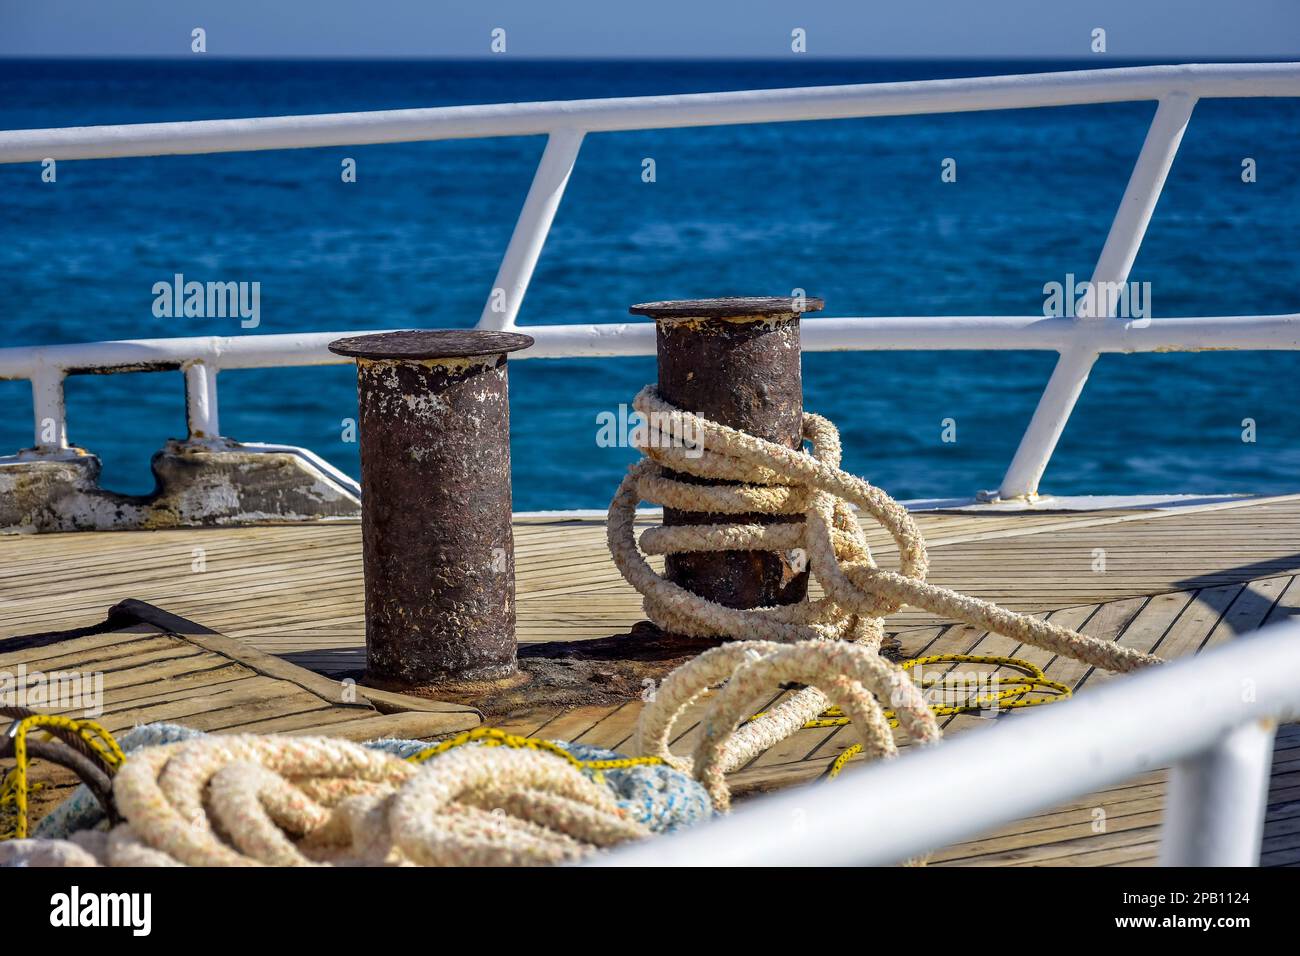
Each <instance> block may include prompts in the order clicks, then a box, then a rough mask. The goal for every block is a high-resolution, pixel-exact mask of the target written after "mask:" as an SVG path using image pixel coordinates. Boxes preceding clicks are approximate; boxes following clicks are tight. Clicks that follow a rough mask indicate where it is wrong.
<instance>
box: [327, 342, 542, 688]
mask: <svg viewBox="0 0 1300 956" xmlns="http://www.w3.org/2000/svg"><path fill="white" fill-rule="evenodd" d="M532 344H533V340H532V338H531V337H529V336H527V335H519V334H515V333H512V332H490V331H479V330H454V331H452V330H449V331H414V332H388V333H382V334H378V335H361V336H355V337H353V338H345V339H339V340H337V341H335V342H331V343H330V346H329V348H330V351H331V352H334V353H336V354H338V355H347V356H351V357H353V358H355V359H356V360H357V394H358V401H359V406H360V412H361V414H360V425H359V431H360V440H361V490H362V498H361V526H362V544H363V549H364V558H365V591H366V664H367V669H366V674H367V679H369V680H372V681H375V682H376V683H380V684H388V685H393V686H399V687H402V688H404V689H417V688H420V687H432V686H438V685H446V684H448V683H453V682H483V681H499V680H501V679H503V678H509V677H511V676H512V675H514V674H515V671H516V667H517V665H516V644H515V559H514V535H513V532H512V529H511V500H510V405H509V392H508V387H507V379H506V355H507V353H509V352H514V351H516V350H518V349H523V348H527V347H528V346H530V345H532Z"/></svg>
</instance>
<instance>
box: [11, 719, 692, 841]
mask: <svg viewBox="0 0 1300 956" xmlns="http://www.w3.org/2000/svg"><path fill="white" fill-rule="evenodd" d="M27 720H28V721H30V720H31V718H27ZM59 720H61V721H63V723H61V724H60V725H59V726H58V728H57V729H58V730H60V731H61V732H62V731H71V732H73V733H75V734H76V735H78V736H79V737H80V738H81V739H82V740H83V741H85V740H89V739H92V738H101V737H102V738H104V739H107V740H108V741H110V742H111V741H112V738H111V736H109V735H108V734H107V733H106V732H105V731H103V729H102V728H101V727H99V726H98V725H97V724H94V722H92V721H69V720H67V719H65V718H59ZM36 726H37V725H36V724H35V723H33V724H32V725H31V728H32V729H34V728H35V727H36ZM48 726H50V727H51V729H55V728H54V727H53V725H48ZM127 736H128V737H130V736H135V737H136V739H137V740H157V739H171V740H172V741H173V742H171V743H165V744H155V745H150V746H142V747H139V748H137V749H134V750H131V751H130V757H129V759H126V760H124V761H122V762H119V763H118V765H117V768H116V773H115V776H114V777H113V779H112V800H111V802H110V803H109V804H107V805H106V807H105V809H110V810H112V813H111V815H110V818H109V819H110V822H113V821H116V820H119V819H122V820H125V821H126V822H123V823H119V824H118V825H116V826H111V827H110V828H108V829H104V828H99V827H93V826H91V825H90V824H92V823H93V821H94V819H95V818H96V816H97V814H95V813H93V812H91V811H93V808H89V807H86V806H85V805H84V800H82V801H81V802H80V803H79V800H81V798H82V796H83V795H82V794H78V795H74V797H73V798H72V799H71V800H69V801H68V802H67V803H66V804H65V806H67V807H68V808H69V809H68V812H67V813H64V814H60V813H59V812H58V811H56V813H55V814H52V815H51V817H50V818H47V820H46V821H43V823H42V828H41V829H42V831H44V832H47V833H48V832H50V831H59V830H61V829H62V828H63V827H69V829H72V832H70V833H64V834H61V835H60V836H56V837H53V838H50V837H47V838H43V839H35V840H27V839H15V840H10V841H5V842H0V865H5V864H11V865H12V864H17V865H28V866H33V865H56V866H185V865H188V866H249V865H274V866H311V865H340V866H382V865H424V866H474V865H488V866H526V865H540V864H555V863H565V862H569V861H572V860H576V859H580V858H581V857H583V856H586V855H588V854H589V853H592V852H595V851H596V850H599V849H604V848H608V847H612V846H616V845H618V844H620V843H623V842H625V841H628V840H636V839H641V838H643V837H646V836H649V835H650V834H651V833H653V832H663V831H668V830H672V829H674V828H675V827H676V826H679V825H689V824H690V823H691V822H694V821H695V820H698V819H701V818H703V817H705V816H707V815H708V814H709V812H710V808H709V804H708V800H707V797H705V795H704V794H703V792H702V791H700V788H699V786H698V785H696V784H694V783H693V782H691V781H690V780H689V779H687V778H683V777H681V775H680V774H678V773H677V772H676V771H673V770H672V769H670V768H668V767H664V766H662V765H661V762H660V761H658V760H655V759H653V758H651V759H645V758H642V759H636V758H622V757H619V756H618V755H615V754H610V753H608V752H605V751H596V750H591V749H590V748H584V747H581V746H580V745H576V744H570V745H567V746H566V745H561V744H559V743H556V742H553V741H546V740H539V739H535V738H530V737H518V736H515V735H512V734H508V733H505V732H504V731H500V730H496V729H492V728H480V729H476V730H473V731H467V732H465V733H463V734H459V735H457V736H456V737H453V738H450V739H448V740H445V741H442V742H440V743H437V744H432V745H430V744H424V743H422V742H420V741H405V740H381V741H375V742H372V743H371V744H368V745H360V744H353V743H350V742H348V741H344V740H336V739H331V738H326V737H290V736H279V735H253V734H249V735H241V736H227V737H222V736H207V735H203V734H199V733H198V732H196V731H189V730H186V729H185V728H181V727H175V726H173V725H149V726H147V727H142V728H137V729H136V730H134V731H132V732H130V734H128V735H127ZM113 748H114V749H115V748H116V743H115V742H114V743H113ZM116 752H117V753H118V754H120V753H121V751H116ZM399 754H400V756H399ZM18 769H19V771H22V772H25V769H26V767H25V760H23V761H19V768H18ZM607 774H608V775H609V776H613V775H615V774H622V775H624V778H623V779H622V780H621V781H618V782H611V781H610V780H608V779H607V776H606V775H607ZM636 774H642V775H648V776H642V777H640V778H636V777H635V776H633V775H636ZM683 784H684V785H683ZM694 791H698V792H699V796H698V797H696V795H695V792H694ZM96 796H98V794H96ZM60 809H62V808H60ZM47 823H53V826H47V825H46V824H47Z"/></svg>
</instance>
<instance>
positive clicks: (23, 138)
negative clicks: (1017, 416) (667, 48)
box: [0, 63, 1300, 163]
mask: <svg viewBox="0 0 1300 956" xmlns="http://www.w3.org/2000/svg"><path fill="white" fill-rule="evenodd" d="M1296 67H1297V65H1296V64H1292V63H1247V64H1187V65H1182V66H1147V67H1123V68H1119V69H1109V70H1082V71H1076V72H1062V73H1035V74H1020V75H1015V76H991V77H970V78H962V79H952V80H919V81H910V82H900V83H873V84H863V85H855V86H825V87H807V88H800V89H779V90H747V91H740V92H726V93H687V94H681V95H674V96H639V97H613V98H609V99H593V100H571V101H564V102H539V103H507V104H499V105H486V106H447V107H434V108H429V109H409V110H378V111H374V112H364V113H326V114H319V115H309V116H273V117H256V118H249V119H227V120H201V121H195V122H172V123H141V124H133V125H125V126H81V127H71V128H64V129H30V130H10V131H7V132H4V133H0V163H27V162H40V161H41V160H43V159H46V158H53V159H110V158H120V157H126V156H157V155H174V154H182V153H228V152H240V151H247V150H261V149H306V148H313V147H322V146H354V145H367V144H376V143H400V142H416V141H421V140H439V139H466V138H473V137H491V136H525V135H541V134H544V133H551V132H554V131H556V130H559V129H577V130H584V131H587V132H612V131H617V130H637V129H662V128H672V127H687V126H718V125H730V124H737V123H778V122H796V121H807V120H827V119H850V118H854V117H866V116H900V115H910V114H920V113H955V112H969V111H976V110H997V109H1026V108H1033V107H1044V106H1080V105H1086V104H1093V103H1115V102H1124V101H1131V100H1154V99H1159V98H1161V97H1162V96H1165V95H1167V94H1168V93H1170V92H1173V91H1177V92H1180V93H1184V94H1187V95H1189V96H1191V97H1193V98H1208V97H1235V96H1300V72H1297V69H1296Z"/></svg>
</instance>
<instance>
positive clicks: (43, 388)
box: [32, 367, 68, 455]
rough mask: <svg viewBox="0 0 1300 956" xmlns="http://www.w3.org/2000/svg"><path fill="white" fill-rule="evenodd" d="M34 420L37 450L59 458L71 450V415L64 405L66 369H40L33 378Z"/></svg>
mask: <svg viewBox="0 0 1300 956" xmlns="http://www.w3.org/2000/svg"><path fill="white" fill-rule="evenodd" d="M32 418H33V419H34V424H35V426H36V428H35V434H36V439H35V442H34V444H35V447H36V451H37V452H38V453H40V454H42V455H56V454H58V453H59V452H62V451H66V450H67V448H68V415H67V408H66V407H65V405H64V402H63V370H62V369H57V368H45V367H43V368H40V369H38V370H37V371H36V372H35V373H34V374H33V375H32Z"/></svg>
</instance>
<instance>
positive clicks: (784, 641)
mask: <svg viewBox="0 0 1300 956" xmlns="http://www.w3.org/2000/svg"><path fill="white" fill-rule="evenodd" d="M633 406H634V408H635V409H636V410H637V411H638V412H640V413H641V415H642V416H643V418H644V420H645V425H644V427H643V429H641V431H640V434H639V435H638V438H639V439H640V440H639V441H638V447H639V448H640V449H641V451H642V452H643V453H644V454H645V455H646V456H647V457H646V458H644V459H642V460H641V461H640V462H637V463H636V464H634V465H633V466H632V467H631V468H630V469H629V470H628V474H627V476H626V477H625V478H624V479H623V482H622V484H621V485H620V486H619V489H618V493H617V494H616V495H615V497H614V500H613V502H612V503H611V504H610V508H609V522H608V526H607V536H608V542H609V549H610V553H611V554H612V555H613V558H614V562H615V564H616V565H617V566H618V568H619V571H620V572H621V573H622V574H623V576H624V577H625V578H626V579H627V580H628V582H629V583H631V584H632V586H633V587H635V588H636V589H637V590H638V591H640V592H641V594H642V595H643V596H644V608H645V613H646V616H647V617H649V618H650V620H652V621H653V622H654V623H655V624H657V625H658V626H659V627H660V628H662V629H663V630H665V631H670V632H674V633H678V634H686V635H690V636H695V637H726V638H734V639H736V640H737V641H738V643H732V644H726V645H723V646H722V647H719V648H716V649H715V650H711V651H708V652H706V653H704V654H702V655H700V656H699V657H697V658H696V659H694V660H692V661H689V662H688V663H687V664H685V665H683V667H681V668H679V669H678V670H677V671H675V672H674V673H673V674H671V675H670V676H669V677H668V678H667V679H666V680H665V682H664V686H663V687H662V688H661V689H660V690H659V691H658V692H657V693H656V695H655V698H654V700H653V701H652V702H651V703H650V704H649V705H648V706H647V707H646V708H645V710H644V711H643V712H642V715H641V722H640V725H639V729H638V739H639V742H640V746H641V748H642V749H641V751H640V752H643V753H647V754H652V755H655V756H658V757H661V758H662V759H664V760H665V761H669V762H671V763H673V765H675V766H678V767H682V768H684V769H690V770H692V772H694V774H695V775H696V776H697V778H699V779H700V780H701V781H702V782H703V783H704V784H705V786H706V788H707V789H708V790H709V793H710V795H711V796H712V798H713V800H714V802H715V804H716V805H717V806H718V807H719V808H725V807H726V806H727V805H728V801H729V797H728V792H727V787H726V783H725V780H724V776H725V774H726V773H728V772H730V771H731V770H734V769H736V768H738V767H740V766H741V765H743V764H744V763H745V762H747V761H748V760H749V759H750V758H752V757H754V756H756V755H757V754H758V753H760V752H762V751H763V750H766V749H767V748H769V747H771V746H772V745H774V744H775V743H777V742H779V741H780V740H782V739H784V738H786V737H788V736H790V735H791V734H793V733H794V732H795V731H797V730H799V729H800V728H802V727H804V726H806V725H807V724H808V723H809V722H810V721H813V720H815V719H817V718H818V716H819V715H821V714H823V712H824V711H826V709H827V707H828V706H829V705H831V704H834V705H836V706H838V707H839V708H842V711H843V713H844V714H847V715H848V718H849V719H850V721H851V723H852V725H853V727H854V729H855V731H856V732H857V734H858V736H859V738H860V740H861V747H862V748H863V750H865V752H866V753H867V754H868V756H873V757H877V756H892V755H893V754H894V753H895V752H896V747H895V744H894V740H893V735H892V733H891V731H890V726H889V720H888V719H887V717H886V714H885V709H884V707H883V706H882V702H884V703H885V704H886V705H887V706H888V707H889V708H891V709H892V710H893V711H894V712H895V714H896V715H897V718H898V720H899V722H900V723H901V724H902V726H903V728H904V729H905V730H906V731H907V732H908V733H909V735H910V736H911V737H912V739H913V740H915V741H917V742H918V743H931V742H934V741H936V740H938V739H939V736H940V734H939V727H938V724H937V722H936V720H935V716H934V714H933V713H932V710H931V708H930V707H929V705H928V704H927V703H926V701H925V699H924V696H923V693H922V688H921V687H919V686H918V685H917V684H916V683H915V682H914V681H912V680H911V679H909V678H908V677H907V676H906V675H905V674H904V673H903V671H902V670H901V669H900V668H899V667H898V666H897V665H894V664H891V663H890V662H888V661H887V660H886V659H885V658H883V657H882V656H881V655H880V649H881V644H882V642H883V639H884V617H885V616H886V615H888V614H892V613H894V612H895V611H897V610H899V609H900V608H901V607H903V606H904V605H905V604H906V605H911V606H913V607H917V608H921V609H924V610H927V611H931V612H933V613H935V614H938V615H941V616H943V617H945V618H949V619H954V620H958V621H962V622H964V623H966V624H970V625H972V626H974V627H977V628H980V629H982V630H986V631H990V632H993V633H996V634H1003V635H1006V636H1007V637H1010V638H1013V639H1015V640H1017V641H1020V642H1022V643H1025V644H1032V645H1034V646H1035V647H1040V648H1043V649H1045V650H1049V651H1052V652H1053V653H1056V654H1059V655H1062V656H1065V657H1070V658H1074V659H1075V660H1079V661H1082V662H1084V663H1087V664H1091V665H1093V666H1095V667H1100V668H1103V669H1105V670H1110V671H1118V672H1126V671H1132V670H1135V669H1137V668H1141V667H1145V666H1148V665H1152V664H1157V663H1160V659H1159V658H1157V657H1153V656H1151V655H1149V654H1143V653H1141V652H1139V651H1135V650H1132V649H1131V648H1127V647H1124V646H1122V645H1119V644H1116V643H1113V642H1109V641H1101V640H1097V639H1096V638H1092V637H1087V636H1085V635H1083V634H1080V633H1078V632H1077V631H1072V630H1069V629H1067V628H1063V627H1060V626H1058V625H1056V624H1052V623H1051V622H1049V621H1044V620H1040V619H1038V618H1034V617H1030V616H1028V615H1025V614H1017V613H1015V612H1013V611H1008V610H1007V609H1005V608H1002V607H999V606H998V605H996V604H992V603H990V602H988V601H983V600H980V599H979V598H975V597H971V596H970V595H966V594H961V593H960V592H957V591H953V590H950V589H948V588H943V587H939V586H937V585H934V584H930V583H928V582H927V581H926V580H925V574H926V570H927V557H926V550H925V542H924V539H923V538H922V536H921V533H920V531H919V529H918V528H917V526H916V523H915V522H914V521H913V520H912V517H911V515H909V514H908V512H907V510H906V509H905V508H904V507H903V506H902V505H900V504H899V503H898V502H897V501H895V500H894V499H892V498H891V497H889V495H887V494H885V492H883V491H881V490H880V489H879V488H876V487H874V486H873V485H870V484H868V483H867V482H866V481H864V480H862V479H861V478H858V477H856V476H854V475H851V474H849V473H847V472H845V471H843V470H841V469H840V467H839V466H840V453H841V446H840V437H839V432H838V431H837V430H836V429H835V426H834V425H832V424H831V423H830V422H829V421H828V420H827V419H825V418H822V417H821V416H819V415H812V414H805V415H804V417H803V438H804V439H805V441H806V442H807V443H808V444H809V445H810V446H811V452H810V453H809V452H805V451H803V450H802V449H792V448H786V447H784V446H782V445H778V444H775V443H773V442H770V441H765V440H763V439H761V438H757V437H755V436H753V435H749V434H746V433H745V432H741V431H737V430H736V429H733V428H728V427H726V426H724V425H720V424H718V423H717V422H713V421H710V420H709V419H707V418H704V417H702V416H699V415H695V414H692V413H690V412H685V411H682V410H681V409H679V408H676V407H675V406H673V405H671V404H669V403H668V402H666V401H664V400H663V399H662V398H660V397H659V395H658V393H657V392H656V390H655V389H654V388H653V387H652V386H647V387H646V388H644V389H642V390H641V392H640V393H639V394H638V395H637V396H636V399H635V400H634V401H633ZM670 472H676V473H679V474H685V475H690V476H694V477H696V478H705V479H714V480H719V481H728V482H734V483H735V484H729V485H699V484H689V483H687V482H684V481H679V480H676V479H675V478H673V477H672V475H671V474H670ZM642 501H647V502H652V503H655V504H660V505H663V506H665V507H670V508H674V509H678V510H682V511H693V512H700V513H705V514H710V515H719V516H724V517H725V516H727V515H744V514H753V513H758V514H763V515H771V516H778V517H780V516H784V517H787V518H789V519H790V520H787V521H784V522H776V523H772V524H755V523H743V522H738V521H720V522H717V523H713V524H699V525H687V526H678V527H664V526H659V527H654V528H650V529H647V530H646V531H645V532H644V533H643V534H642V535H641V539H640V545H639V547H638V543H637V539H636V534H635V528H634V524H635V520H636V508H637V505H638V504H639V503H640V502H642ZM854 507H856V508H858V509H861V510H862V511H863V512H864V513H865V514H868V515H870V516H871V517H872V518H873V519H875V520H876V521H877V522H878V523H879V524H880V525H881V526H882V527H883V528H884V529H885V530H886V531H888V532H889V534H890V536H891V537H892V538H893V539H894V541H895V542H896V543H897V545H898V551H899V564H900V567H899V570H898V571H897V572H894V571H888V570H885V569H883V568H880V567H877V565H876V562H875V561H874V560H873V558H872V556H871V550H870V548H869V547H868V544H867V539H866V536H865V534H864V533H863V531H862V528H861V526H860V525H859V523H858V520H857V516H856V514H855V512H854ZM800 518H802V520H799V519H800ZM794 549H801V550H802V551H803V552H804V553H805V554H806V556H807V561H808V568H809V570H810V573H811V574H812V576H813V577H814V578H816V580H817V581H818V583H820V584H821V586H822V589H823V591H824V592H825V596H824V597H822V598H818V599H810V598H805V599H804V600H802V601H800V602H798V603H796V604H790V605H783V606H777V607H768V608H758V609H751V610H740V609H736V608H730V607H726V606H724V605H722V604H719V603H716V602H714V601H710V600H708V599H706V598H703V597H700V596H699V595H697V594H695V593H693V592H691V591H689V590H687V589H685V588H683V587H680V586H679V585H676V584H674V583H673V582H671V581H669V580H667V579H665V578H664V577H662V576H660V575H659V574H658V573H656V572H655V570H654V569H653V568H652V567H651V566H650V563H649V562H648V561H647V560H646V555H668V554H680V553H684V552H695V551H727V550H743V551H748V550H754V551H792V550H794ZM1039 673H1040V674H1041V672H1039ZM723 681H726V684H725V686H724V687H723V689H722V690H721V691H720V692H719V693H718V694H717V695H716V697H715V698H714V699H713V700H712V702H711V704H710V706H709V708H708V710H707V712H706V714H705V716H704V717H703V719H702V722H701V727H702V735H701V738H700V742H699V744H698V746H697V747H696V750H695V753H694V755H693V757H692V759H691V760H682V759H680V758H677V757H674V756H673V755H672V754H671V753H669V751H668V740H669V731H670V730H671V727H672V725H673V723H674V721H675V720H676V718H677V717H678V715H680V713H681V712H682V711H683V710H685V708H686V707H687V706H689V705H690V704H691V703H692V702H693V701H695V700H697V699H699V698H700V697H701V696H702V695H703V694H704V693H705V692H706V691H707V690H708V689H709V688H710V687H712V686H715V685H717V684H719V683H722V682H723ZM789 682H798V683H802V684H807V685H809V686H807V687H805V688H804V689H802V690H800V691H799V692H798V693H796V694H794V695H792V696H791V697H789V698H787V699H786V700H784V701H783V702H782V703H781V704H779V705H778V706H777V707H775V708H773V709H772V710H771V711H770V712H768V713H766V714H761V715H758V716H757V717H756V718H755V719H752V720H750V721H748V722H747V723H743V725H742V721H743V719H744V717H745V715H747V714H750V713H752V708H754V707H757V706H760V705H761V701H762V699H763V698H764V696H765V695H767V696H770V695H771V694H772V693H775V692H776V691H777V690H778V689H779V688H780V686H781V685H782V684H784V683H789ZM841 765H842V763H841Z"/></svg>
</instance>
